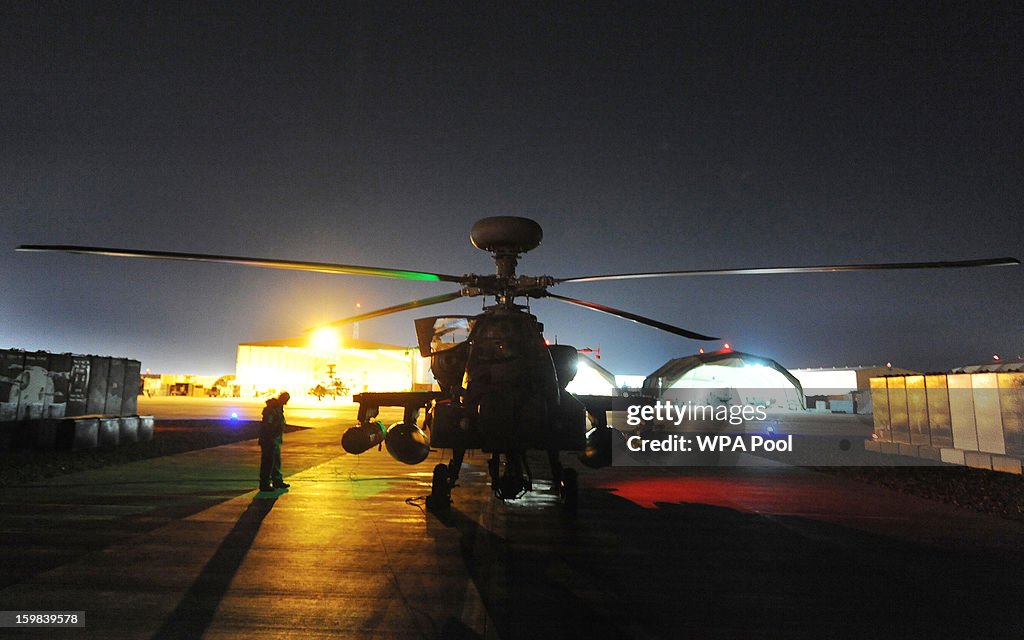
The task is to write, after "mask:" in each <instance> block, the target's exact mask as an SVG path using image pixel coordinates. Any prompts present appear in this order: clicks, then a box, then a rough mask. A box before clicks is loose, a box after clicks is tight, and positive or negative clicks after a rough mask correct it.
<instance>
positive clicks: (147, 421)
mask: <svg viewBox="0 0 1024 640" xmlns="http://www.w3.org/2000/svg"><path fill="white" fill-rule="evenodd" d="M153 423H154V420H153V416H139V442H149V441H150V440H152V439H153Z"/></svg>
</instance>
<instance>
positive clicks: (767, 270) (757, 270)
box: [555, 258, 1020, 284]
mask: <svg viewBox="0 0 1024 640" xmlns="http://www.w3.org/2000/svg"><path fill="white" fill-rule="evenodd" d="M1019 264H1020V260H1018V259H1016V258H983V259H980V260H945V261H939V262H878V263H874V264H823V265H814V266H805V267H754V268H745V269H690V270H684V271H645V272H640V273H611V274H606V275H597V276H578V277H575V278H556V279H555V284H561V283H563V282H596V281H599V280H632V279H636V278H672V277H678V276H736V275H766V274H782V273H822V272H838V271H878V270H888V269H962V268H966V267H1004V266H1012V265H1019Z"/></svg>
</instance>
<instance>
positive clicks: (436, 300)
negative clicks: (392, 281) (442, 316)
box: [307, 291, 465, 331]
mask: <svg viewBox="0 0 1024 640" xmlns="http://www.w3.org/2000/svg"><path fill="white" fill-rule="evenodd" d="M464 295H465V294H463V293H462V291H455V292H452V293H443V294H441V295H439V296H431V297H429V298H421V299H419V300H410V301H409V302H404V303H402V304H396V305H393V306H390V307H384V308H383V309H377V310H376V311H367V312H366V313H360V314H359V315H357V316H350V317H348V318H342V319H341V320H335V321H334V322H328V323H326V324H321V325H318V326H316V327H313V328H312V329H307V331H315V330H316V329H323V328H326V327H340V326H342V325H346V324H352V323H354V322H361V321H363V320H369V319H370V318H379V317H380V316H386V315H390V314H392V313H398V312H399V311H407V310H409V309H418V308H420V307H426V306H429V305H432V304H441V303H442V302H450V301H452V300H457V299H458V298H462V297H463V296H464Z"/></svg>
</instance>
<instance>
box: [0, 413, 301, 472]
mask: <svg viewBox="0 0 1024 640" xmlns="http://www.w3.org/2000/svg"><path fill="white" fill-rule="evenodd" d="M259 428H260V423H259V421H258V420H234V421H232V420H158V421H157V422H156V424H155V425H154V435H153V440H152V441H150V442H138V443H132V444H126V445H122V446H119V447H116V448H113V449H89V450H85V451H13V452H4V453H2V454H0V487H10V486H17V485H19V484H25V483H28V482H34V481H37V480H44V479H46V478H52V477H53V476H57V475H64V474H68V473H75V472H76V471H85V470H86V469H98V468H100V467H106V466H108V465H112V464H122V463H125V462H134V461H136V460H145V459H147V458H156V457H159V456H168V455H173V454H176V453H184V452H185V451H193V450H195V449H205V448H207V447H216V446H219V445H222V444H230V443H232V442H240V441H242V440H251V439H253V438H255V437H257V435H258V434H259ZM303 428H304V427H295V426H292V425H288V426H287V427H286V428H285V431H286V432H292V431H298V430H301V429H303Z"/></svg>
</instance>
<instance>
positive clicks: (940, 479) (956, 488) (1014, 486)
mask: <svg viewBox="0 0 1024 640" xmlns="http://www.w3.org/2000/svg"><path fill="white" fill-rule="evenodd" d="M814 470H815V471H819V472H822V473H829V474H833V475H839V476H843V477H846V478H851V479H853V480H857V481H859V482H866V483H868V484H874V485H879V486H883V487H887V488H889V489H892V490H893V491H899V492H900V493H907V494H910V495H914V496H918V497H921V498H927V499H929V500H938V501H940V502H945V503H947V504H955V505H957V506H960V507H964V508H967V509H973V510H975V511H981V512H983V513H989V514H992V515H997V516H1000V517H1003V518H1006V519H1008V520H1017V521H1022V522H1024V477H1022V476H1018V475H1015V474H1012V473H1003V472H1000V471H988V470H985V469H972V468H970V467H961V466H958V465H949V466H943V467H891V466H886V467H871V466H869V467H814Z"/></svg>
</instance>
